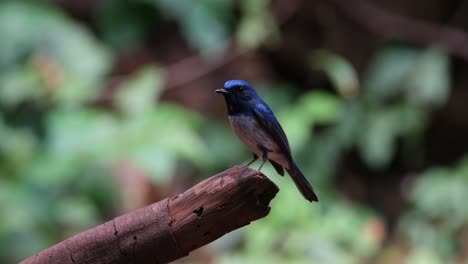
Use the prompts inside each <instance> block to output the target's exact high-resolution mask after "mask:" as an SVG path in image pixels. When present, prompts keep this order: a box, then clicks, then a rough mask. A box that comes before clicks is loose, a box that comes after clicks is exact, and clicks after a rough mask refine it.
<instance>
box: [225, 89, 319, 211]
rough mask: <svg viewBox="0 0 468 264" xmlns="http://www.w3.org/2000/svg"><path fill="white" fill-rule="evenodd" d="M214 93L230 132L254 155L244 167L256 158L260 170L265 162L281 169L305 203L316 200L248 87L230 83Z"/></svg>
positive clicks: (285, 141) (276, 124) (277, 128)
mask: <svg viewBox="0 0 468 264" xmlns="http://www.w3.org/2000/svg"><path fill="white" fill-rule="evenodd" d="M216 92H217V93H220V94H223V95H224V99H225V100H226V105H227V109H228V117H229V122H230V124H231V127H232V129H233V130H234V132H235V133H236V135H237V136H238V137H239V138H240V139H241V140H242V142H244V144H245V145H246V146H247V148H248V149H249V150H250V151H251V152H252V153H253V155H254V159H253V160H252V161H251V162H250V163H249V164H248V165H250V164H252V163H253V162H254V161H256V160H257V159H258V158H259V157H260V158H261V159H262V164H261V165H260V168H259V170H260V169H261V168H262V166H263V165H264V164H265V162H266V161H267V160H269V161H270V162H271V164H272V165H273V167H274V168H275V169H276V171H277V172H278V173H279V174H280V175H283V174H284V171H283V168H284V169H286V171H287V172H288V173H289V175H290V176H291V178H292V179H293V181H294V183H295V184H296V186H297V187H298V189H299V191H300V192H301V193H302V195H303V196H304V197H305V198H306V199H307V200H309V201H311V202H312V201H318V198H317V195H316V194H315V192H314V191H313V188H312V186H311V185H310V184H309V182H308V181H307V179H306V178H305V176H304V175H303V174H302V172H301V171H300V169H299V168H298V167H297V165H296V163H295V162H294V160H293V158H292V155H291V149H290V147H289V143H288V139H287V137H286V135H285V134H284V131H283V128H282V127H281V125H280V123H279V122H278V120H277V119H276V117H275V115H274V114H273V112H272V111H271V109H270V107H269V106H268V105H267V104H266V103H265V102H264V101H263V100H262V98H261V97H260V96H258V94H257V92H256V91H255V90H254V88H253V87H252V85H251V84H250V83H248V82H246V81H242V80H231V81H227V82H226V83H225V84H224V88H221V89H217V90H216Z"/></svg>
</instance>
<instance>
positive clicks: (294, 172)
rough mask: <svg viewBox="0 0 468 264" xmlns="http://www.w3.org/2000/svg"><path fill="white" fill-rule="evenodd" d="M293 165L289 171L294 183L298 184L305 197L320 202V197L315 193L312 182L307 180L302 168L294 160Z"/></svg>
mask: <svg viewBox="0 0 468 264" xmlns="http://www.w3.org/2000/svg"><path fill="white" fill-rule="evenodd" d="M292 165H293V166H292V168H291V169H290V170H287V171H288V173H289V175H290V176H291V178H292V180H293V181H294V183H295V184H296V186H297V188H298V189H299V191H300V192H301V194H302V196H304V198H306V199H307V200H309V201H310V202H313V201H315V202H318V197H317V195H316V194H315V192H314V189H313V188H312V186H311V185H310V183H309V182H308V181H307V179H306V177H305V176H304V174H302V172H301V170H300V169H299V167H297V165H296V163H295V162H294V161H293V162H292Z"/></svg>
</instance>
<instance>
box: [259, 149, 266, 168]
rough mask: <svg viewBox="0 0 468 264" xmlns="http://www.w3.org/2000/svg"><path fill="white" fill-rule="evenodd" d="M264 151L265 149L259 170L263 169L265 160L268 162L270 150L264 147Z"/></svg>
mask: <svg viewBox="0 0 468 264" xmlns="http://www.w3.org/2000/svg"><path fill="white" fill-rule="evenodd" d="M262 151H263V155H262V156H263V157H262V164H260V167H259V168H258V170H261V169H262V167H263V165H265V162H267V160H268V150H267V149H266V148H262Z"/></svg>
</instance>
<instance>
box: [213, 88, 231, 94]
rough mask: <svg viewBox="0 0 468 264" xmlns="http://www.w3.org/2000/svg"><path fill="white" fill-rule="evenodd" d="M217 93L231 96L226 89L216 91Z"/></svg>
mask: <svg viewBox="0 0 468 264" xmlns="http://www.w3.org/2000/svg"><path fill="white" fill-rule="evenodd" d="M215 92H216V93H219V94H229V91H228V90H226V89H225V88H220V89H216V90H215Z"/></svg>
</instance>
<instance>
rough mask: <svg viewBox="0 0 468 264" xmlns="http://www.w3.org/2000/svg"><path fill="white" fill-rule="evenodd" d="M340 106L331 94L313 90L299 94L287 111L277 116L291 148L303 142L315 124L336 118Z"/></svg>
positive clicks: (330, 121) (328, 121) (329, 121)
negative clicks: (299, 96)
mask: <svg viewBox="0 0 468 264" xmlns="http://www.w3.org/2000/svg"><path fill="white" fill-rule="evenodd" d="M340 107H341V102H340V101H339V99H338V98H337V97H336V96H334V95H331V94H328V93H325V92H320V91H313V92H309V93H306V94H304V95H302V96H301V98H300V100H299V101H298V102H297V103H296V104H295V106H294V107H291V108H290V109H289V111H285V112H280V113H279V115H278V117H279V119H280V121H281V124H282V125H283V128H284V130H285V132H286V134H287V135H288V139H290V140H291V141H290V142H289V143H290V145H291V147H292V149H295V146H302V145H304V144H305V142H306V141H307V139H308V138H310V135H311V129H312V127H313V126H314V125H316V124H322V125H323V124H330V123H333V122H335V121H336V120H337V118H338V113H339V110H340Z"/></svg>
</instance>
